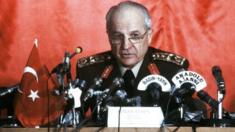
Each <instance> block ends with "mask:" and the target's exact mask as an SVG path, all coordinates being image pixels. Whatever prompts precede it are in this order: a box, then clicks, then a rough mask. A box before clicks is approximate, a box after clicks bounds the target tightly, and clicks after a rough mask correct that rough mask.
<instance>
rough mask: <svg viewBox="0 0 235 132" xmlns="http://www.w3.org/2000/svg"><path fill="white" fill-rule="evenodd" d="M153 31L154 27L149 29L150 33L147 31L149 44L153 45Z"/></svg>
mask: <svg viewBox="0 0 235 132" xmlns="http://www.w3.org/2000/svg"><path fill="white" fill-rule="evenodd" d="M152 33H153V30H152V29H149V30H148V33H147V37H148V45H151V43H152Z"/></svg>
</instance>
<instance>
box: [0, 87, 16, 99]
mask: <svg viewBox="0 0 235 132" xmlns="http://www.w3.org/2000/svg"><path fill="white" fill-rule="evenodd" d="M19 88H20V86H19V85H18V84H17V85H14V86H12V87H5V88H0V97H2V96H5V95H7V94H10V93H13V92H15V91H16V90H17V89H19Z"/></svg>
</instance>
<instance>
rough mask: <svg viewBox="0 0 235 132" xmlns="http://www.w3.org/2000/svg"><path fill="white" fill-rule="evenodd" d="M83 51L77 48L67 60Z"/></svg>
mask: <svg viewBox="0 0 235 132" xmlns="http://www.w3.org/2000/svg"><path fill="white" fill-rule="evenodd" d="M82 51H83V49H82V47H80V46H78V47H77V48H76V49H75V51H74V52H73V53H72V54H71V55H70V56H69V58H70V59H71V58H73V57H74V56H75V55H77V54H80V53H82Z"/></svg>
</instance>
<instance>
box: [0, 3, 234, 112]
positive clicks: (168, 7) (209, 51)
mask: <svg viewBox="0 0 235 132" xmlns="http://www.w3.org/2000/svg"><path fill="white" fill-rule="evenodd" d="M137 1H138V2H141V3H143V4H144V5H146V7H147V8H148V9H149V10H150V13H151V16H152V20H153V29H154V39H153V44H152V46H154V47H156V48H160V49H163V50H167V51H171V52H175V53H177V54H181V55H183V56H185V57H187V58H188V59H189V61H190V70H193V71H195V72H198V73H199V74H201V75H203V76H204V77H205V79H206V80H207V83H208V87H207V88H206V89H205V90H206V91H207V92H208V93H209V94H210V95H211V96H213V97H214V98H217V97H216V95H217V87H216V83H215V80H214V78H213V76H212V74H211V67H212V66H214V65H219V66H220V67H221V69H222V73H223V76H224V79H225V83H226V90H227V94H226V97H225V100H224V103H223V105H224V107H225V108H226V109H228V110H229V111H235V98H234V96H235V92H234V89H235V81H233V79H234V77H233V76H234V75H235V66H234V64H235V55H234V54H233V52H234V50H235V45H234V42H235V26H234V25H235V15H234V12H235V8H233V7H234V6H235V1H234V0H226V1H224V0H216V1H215V0H194V1H189V0H174V1H172V0H137ZM118 2H120V0H103V1H101V0H86V1H85V0H84V1H81V0H68V1H65V0H38V1H30V0H20V1H19V0H0V86H9V85H13V84H15V83H18V82H19V81H20V79H21V77H22V73H23V69H24V66H25V65H26V62H27V59H28V56H29V53H30V50H31V49H32V47H33V41H34V38H38V40H39V52H40V54H41V60H42V62H44V64H46V65H47V66H48V67H49V69H52V68H53V67H54V66H56V65H57V64H58V63H60V62H61V61H62V58H63V56H64V52H65V51H69V52H73V50H74V49H75V48H76V47H77V46H81V47H83V50H84V52H83V53H82V54H80V55H77V56H76V57H74V58H73V59H72V63H73V66H72V70H73V77H75V62H76V60H77V59H79V58H81V57H83V56H87V55H91V54H94V53H97V52H101V51H104V50H108V49H110V47H109V44H108V39H107V35H106V32H105V14H106V12H107V10H108V9H109V8H110V6H111V5H113V4H116V3H118Z"/></svg>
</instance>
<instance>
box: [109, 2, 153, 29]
mask: <svg viewBox="0 0 235 132" xmlns="http://www.w3.org/2000/svg"><path fill="white" fill-rule="evenodd" d="M124 7H134V8H137V9H139V10H141V11H142V12H143V14H144V17H145V19H144V22H145V26H146V28H147V29H148V30H149V29H151V26H152V23H151V17H150V15H149V12H148V9H147V8H146V7H145V6H143V5H141V4H139V3H136V2H133V1H124V2H120V3H119V4H118V5H115V6H112V7H111V8H110V9H109V11H108V13H107V14H106V17H105V18H106V30H107V32H109V31H110V30H111V26H112V17H113V14H114V13H115V12H116V11H117V10H118V9H121V8H124Z"/></svg>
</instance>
